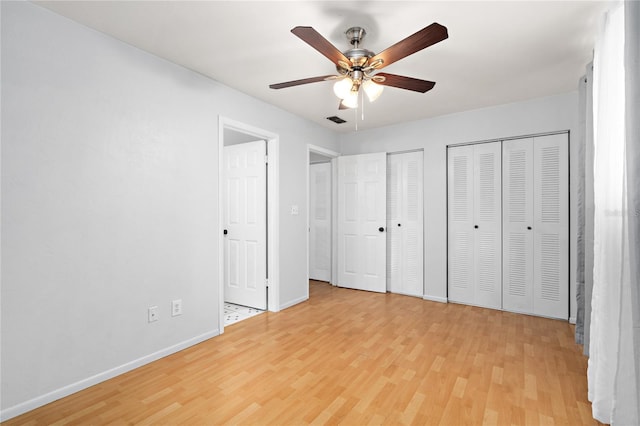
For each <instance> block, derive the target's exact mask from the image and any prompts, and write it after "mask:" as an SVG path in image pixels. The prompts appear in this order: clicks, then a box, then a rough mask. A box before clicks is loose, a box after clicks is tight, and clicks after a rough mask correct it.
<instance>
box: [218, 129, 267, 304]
mask: <svg viewBox="0 0 640 426" xmlns="http://www.w3.org/2000/svg"><path fill="white" fill-rule="evenodd" d="M265 154H266V143H265V141H257V142H249V143H243V144H239V145H231V146H225V147H224V162H223V164H224V185H223V189H224V200H225V201H224V208H223V215H224V217H223V221H224V222H223V223H224V225H225V226H224V227H225V229H226V230H227V234H226V235H225V236H224V262H225V264H224V286H225V287H224V300H225V301H227V302H231V303H236V304H239V305H244V306H250V307H253V308H258V309H266V308H267V286H266V277H267V214H266V208H267V189H266V188H267V185H266V182H267V180H266V175H267V168H266V165H265Z"/></svg>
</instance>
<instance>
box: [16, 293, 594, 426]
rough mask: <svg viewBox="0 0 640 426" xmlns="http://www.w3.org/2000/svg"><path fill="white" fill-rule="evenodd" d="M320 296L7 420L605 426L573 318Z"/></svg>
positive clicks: (365, 296) (401, 299) (400, 299)
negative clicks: (598, 418) (594, 406)
mask: <svg viewBox="0 0 640 426" xmlns="http://www.w3.org/2000/svg"><path fill="white" fill-rule="evenodd" d="M310 292H311V297H310V300H309V301H307V302H305V303H302V304H299V305H296V306H294V307H292V308H289V309H286V310H284V311H282V312H279V313H271V312H268V313H265V314H262V315H258V316H256V317H253V318H249V319H247V320H245V321H242V322H239V323H237V324H234V325H231V326H229V327H227V328H225V333H224V334H223V335H221V336H219V337H216V338H214V339H211V340H208V341H206V342H203V343H201V344H199V345H196V346H193V347H191V348H189V349H186V350H184V351H181V352H179V353H177V354H174V355H172V356H169V357H166V358H164V359H162V360H159V361H156V362H154V363H152V364H149V365H146V366H143V367H141V368H138V369H136V370H134V371H131V372H129V373H127V374H124V375H122V376H119V377H116V378H114V379H112V380H109V381H107V382H104V383H101V384H99V385H96V386H93V387H91V388H89V389H86V390H84V391H82V392H79V393H77V394H74V395H71V396H69V397H67V398H64V399H61V400H59V401H56V402H54V403H51V404H49V405H47V406H44V407H41V408H39V409H37V410H34V411H32V412H29V413H26V414H24V415H22V416H20V417H17V418H15V419H12V420H10V421H7V422H5V424H7V425H24V424H34V425H36V424H56V425H62V424H118V425H120V424H194V425H212V424H248V425H262V424H278V425H288V424H337V423H340V424H346V425H361V424H389V425H393V424H419V425H438V424H441V425H479V424H486V425H493V424H516V425H521V424H522V425H523V424H536V425H537V424H568V425H578V424H596V422H595V421H594V420H593V419H592V417H591V404H590V403H589V402H588V401H587V398H586V395H587V384H586V367H587V359H586V358H585V357H584V356H582V354H581V348H580V347H579V346H577V345H576V344H575V343H574V342H573V329H572V327H571V326H570V325H569V324H568V323H566V322H563V321H556V320H550V319H544V318H536V317H531V316H526V315H517V314H511V313H505V312H500V311H494V310H489V309H482V308H475V307H470V306H462V305H455V304H441V303H435V302H429V301H424V300H421V299H418V298H413V297H408V296H400V295H394V294H378V293H368V292H362V291H357V290H347V289H340V288H336V287H332V286H330V285H329V284H326V283H318V282H311V286H310Z"/></svg>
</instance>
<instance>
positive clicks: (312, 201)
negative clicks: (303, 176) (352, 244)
mask: <svg viewBox="0 0 640 426" xmlns="http://www.w3.org/2000/svg"><path fill="white" fill-rule="evenodd" d="M309 278H311V279H312V280H319V281H331V163H321V164H311V165H310V166H309Z"/></svg>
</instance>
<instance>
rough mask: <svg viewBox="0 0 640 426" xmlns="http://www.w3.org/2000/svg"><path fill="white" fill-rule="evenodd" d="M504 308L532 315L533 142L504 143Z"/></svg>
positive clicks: (519, 140)
mask: <svg viewBox="0 0 640 426" xmlns="http://www.w3.org/2000/svg"><path fill="white" fill-rule="evenodd" d="M502 149H503V155H502V161H503V163H502V164H503V178H504V184H503V195H502V197H503V205H502V208H503V233H504V239H503V262H504V267H503V271H502V277H503V296H502V297H503V308H504V309H505V310H508V311H514V312H525V313H531V312H533V267H534V265H533V231H532V227H533V155H532V154H533V139H531V138H529V139H517V140H511V141H505V142H503V148H502Z"/></svg>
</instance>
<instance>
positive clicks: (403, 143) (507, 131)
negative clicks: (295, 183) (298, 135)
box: [340, 76, 578, 318]
mask: <svg viewBox="0 0 640 426" xmlns="http://www.w3.org/2000/svg"><path fill="white" fill-rule="evenodd" d="M576 81H577V76H576ZM436 89H437V88H436ZM424 96H429V94H428V93H427V94H426V95H424ZM383 97H384V95H383ZM381 101H383V99H382V98H381ZM577 126H578V94H577V92H571V93H567V94H562V95H557V96H552V97H547V98H541V99H534V100H531V101H526V102H518V103H513V104H508V105H501V106H497V107H492V108H485V109H480V110H474V111H468V112H463V113H458V114H451V115H447V116H442V117H436V118H433V119H428V120H421V121H416V122H411V123H406V124H400V125H396V126H389V127H385V128H381V129H374V130H369V131H360V132H355V133H350V134H346V135H341V136H340V141H341V145H340V146H341V149H340V151H341V152H342V153H344V154H359V153H367V152H381V151H386V152H396V151H404V150H411V149H418V148H423V149H424V196H425V203H424V214H425V216H424V232H425V274H424V276H425V289H424V292H425V298H427V299H432V300H438V301H446V295H447V253H446V250H445V247H446V244H447V192H446V188H447V173H446V170H447V163H446V147H447V145H451V144H458V143H465V142H474V141H483V140H490V139H498V138H506V137H513V136H522V135H531V134H535V133H544V132H554V131H561V130H570V132H571V133H570V147H569V150H570V159H571V160H570V163H571V164H577V163H576V162H575V161H576V160H575V158H576V157H575V156H576V154H577V149H576V148H575V144H576V143H577V140H576V138H575V137H573V135H575V134H577V132H576V130H577ZM571 170H572V172H573V170H577V167H571ZM576 179H577V176H576V174H575V173H572V175H571V182H570V189H569V190H570V192H571V188H572V187H575V184H576V182H577V180H576ZM570 211H571V214H570V221H571V227H570V240H569V247H570V250H571V256H570V294H569V299H570V301H571V306H570V317H571V318H574V317H575V315H576V302H575V270H576V257H575V247H576V224H577V219H576V212H577V208H576V198H575V196H574V195H573V193H571V199H570Z"/></svg>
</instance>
